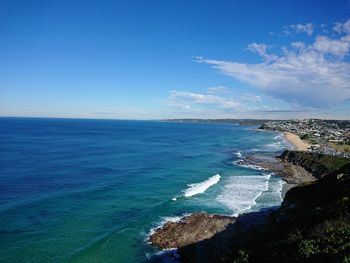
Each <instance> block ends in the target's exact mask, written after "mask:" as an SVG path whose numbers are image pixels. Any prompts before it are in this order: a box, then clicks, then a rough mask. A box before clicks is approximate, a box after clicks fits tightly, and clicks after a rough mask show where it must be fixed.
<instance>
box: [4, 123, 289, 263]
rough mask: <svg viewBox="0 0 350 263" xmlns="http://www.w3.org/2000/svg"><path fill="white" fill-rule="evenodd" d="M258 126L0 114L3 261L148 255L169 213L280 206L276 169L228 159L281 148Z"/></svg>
mask: <svg viewBox="0 0 350 263" xmlns="http://www.w3.org/2000/svg"><path fill="white" fill-rule="evenodd" d="M256 128H257V127H255V126H239V125H227V124H222V125H221V124H192V123H168V122H156V121H113V120H77V119H36V118H0V262H2V263H7V262H8V263H13V262H31V263H36V262H84V263H89V262H107V263H108V262H116V263H117V262H123V263H129V262H147V261H149V259H150V258H151V257H152V256H154V255H155V254H157V251H156V250H154V249H153V248H152V247H150V246H149V245H148V244H147V242H146V241H145V240H146V239H147V236H148V234H149V233H150V231H151V230H152V228H154V227H157V226H159V225H160V224H161V223H162V222H164V221H165V220H167V219H169V218H175V217H178V216H181V215H184V214H188V213H193V212H195V211H207V212H213V213H214V212H215V213H223V214H229V215H236V214H238V213H241V212H244V211H250V210H258V209H260V208H264V207H269V206H276V205H279V204H280V202H281V195H280V190H281V186H282V181H281V180H280V179H279V178H278V177H276V176H274V175H271V174H270V173H268V172H267V171H260V170H256V169H252V168H249V167H240V166H238V165H236V164H235V161H237V160H239V159H240V158H241V157H242V155H245V154H250V153H259V152H262V153H265V154H271V155H272V154H275V153H276V152H280V151H282V150H283V148H284V147H286V145H285V142H284V141H283V138H282V137H281V136H280V135H278V134H276V133H271V132H262V131H257V130H256Z"/></svg>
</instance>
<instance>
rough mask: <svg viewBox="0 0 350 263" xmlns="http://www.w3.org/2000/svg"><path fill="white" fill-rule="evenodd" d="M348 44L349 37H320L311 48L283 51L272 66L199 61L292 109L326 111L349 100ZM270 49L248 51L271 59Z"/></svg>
mask: <svg viewBox="0 0 350 263" xmlns="http://www.w3.org/2000/svg"><path fill="white" fill-rule="evenodd" d="M344 24H345V23H344ZM296 28H298V27H296ZM299 30H304V29H302V28H301V27H299ZM344 30H345V29H344ZM349 43H350V34H346V35H342V36H339V37H337V38H330V37H327V36H319V37H317V38H316V40H315V41H314V42H313V43H312V44H309V45H308V44H306V43H303V42H293V43H291V46H292V48H291V49H289V48H283V51H284V53H283V54H281V55H279V56H278V57H276V59H275V60H273V61H269V62H266V61H264V62H263V63H256V64H249V63H239V62H235V61H223V60H215V59H204V58H198V59H197V61H198V62H200V63H206V64H209V65H212V66H213V67H214V68H216V69H218V70H219V71H220V72H221V73H223V74H225V75H228V76H231V77H233V78H235V79H237V80H239V81H242V82H245V83H248V84H250V85H253V86H255V87H256V88H258V89H260V90H261V91H263V92H265V94H268V95H271V96H273V97H275V98H278V99H282V100H284V101H287V102H289V103H291V104H293V105H304V106H305V105H306V106H312V107H326V106H330V105H335V104H337V103H339V102H342V101H345V100H349V99H350V63H349V62H347V61H346V60H344V57H346V56H347V55H349V51H350V48H349ZM267 47H268V45H266V44H256V43H252V44H250V45H249V46H248V49H249V50H252V51H254V52H256V53H258V54H259V55H261V56H269V54H267V52H266V49H267Z"/></svg>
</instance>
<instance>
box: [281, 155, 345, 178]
mask: <svg viewBox="0 0 350 263" xmlns="http://www.w3.org/2000/svg"><path fill="white" fill-rule="evenodd" d="M278 158H279V159H281V160H283V161H285V162H288V163H291V164H294V165H297V166H300V167H302V168H303V169H305V170H306V171H308V172H309V173H311V174H312V175H313V176H314V177H316V178H317V179H321V178H322V177H324V176H325V175H328V174H332V173H335V172H336V171H337V170H338V169H340V168H341V167H342V166H344V165H345V164H346V163H349V159H348V158H341V157H336V156H330V155H324V154H319V153H311V152H299V151H284V152H283V153H282V154H281V155H280V156H279V157H278Z"/></svg>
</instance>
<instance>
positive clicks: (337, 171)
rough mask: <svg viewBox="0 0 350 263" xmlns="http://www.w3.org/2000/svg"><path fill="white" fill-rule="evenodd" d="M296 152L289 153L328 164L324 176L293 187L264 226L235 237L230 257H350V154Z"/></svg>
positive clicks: (289, 259)
mask: <svg viewBox="0 0 350 263" xmlns="http://www.w3.org/2000/svg"><path fill="white" fill-rule="evenodd" d="M294 154H295V152H288V153H284V157H285V158H287V156H288V158H290V160H291V161H292V160H294V161H296V160H297V161H298V162H301V163H302V164H303V166H305V167H306V166H307V165H310V167H309V168H310V169H316V170H317V169H318V170H322V177H320V178H321V179H319V180H318V181H316V182H313V183H308V184H303V185H299V186H298V187H295V188H292V189H291V190H290V191H288V192H287V194H286V196H285V199H284V201H283V204H282V206H281V208H280V209H278V210H277V211H275V212H273V213H272V214H271V216H270V217H269V220H268V222H267V223H266V224H265V225H263V227H260V228H258V229H253V230H248V231H243V232H242V233H239V234H238V237H237V236H236V237H235V238H234V240H233V241H232V242H233V244H232V251H231V254H230V256H231V260H229V261H226V260H224V262H350V160H349V159H345V158H338V157H332V156H322V155H315V154H312V153H299V152H296V155H294ZM292 156H293V157H292ZM288 158H287V159H288Z"/></svg>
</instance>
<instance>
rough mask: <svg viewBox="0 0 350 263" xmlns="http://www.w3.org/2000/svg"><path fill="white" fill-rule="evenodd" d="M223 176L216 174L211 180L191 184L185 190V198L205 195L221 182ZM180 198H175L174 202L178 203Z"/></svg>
mask: <svg viewBox="0 0 350 263" xmlns="http://www.w3.org/2000/svg"><path fill="white" fill-rule="evenodd" d="M220 178H221V175H220V174H216V175H214V176H212V177H210V178H209V179H207V180H205V181H203V182H201V183H197V184H189V185H188V186H189V187H188V188H187V189H186V190H183V195H182V196H184V197H191V196H194V195H197V194H202V193H204V192H205V191H206V190H207V189H208V188H209V187H211V186H213V185H214V184H217V183H218V182H219V181H220ZM177 198H178V197H174V198H173V199H172V200H173V201H176V200H177Z"/></svg>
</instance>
